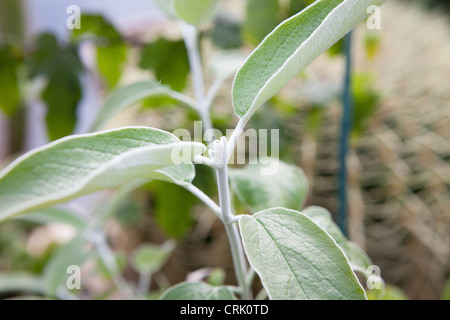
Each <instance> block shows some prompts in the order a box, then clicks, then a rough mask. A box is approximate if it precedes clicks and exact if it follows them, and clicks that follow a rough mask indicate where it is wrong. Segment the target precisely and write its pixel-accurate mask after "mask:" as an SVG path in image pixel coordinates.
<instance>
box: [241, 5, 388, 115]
mask: <svg viewBox="0 0 450 320" xmlns="http://www.w3.org/2000/svg"><path fill="white" fill-rule="evenodd" d="M383 2H384V0H318V1H316V2H314V3H313V4H312V5H310V6H309V7H307V8H306V9H305V10H303V11H301V12H300V13H298V14H296V15H294V16H292V17H291V18H289V19H287V20H286V21H284V22H283V23H281V24H280V25H278V27H276V28H275V29H274V30H273V31H272V32H271V33H270V34H269V35H268V36H267V37H266V38H265V39H264V40H263V41H262V43H261V44H260V45H259V46H258V47H257V48H256V49H255V50H254V51H253V53H252V54H251V55H250V56H249V58H248V59H247V61H246V62H245V63H244V65H243V66H242V67H241V68H240V69H239V71H238V72H237V74H236V77H235V80H234V84H233V94H232V96H233V106H234V110H235V112H236V114H237V115H238V116H239V117H240V118H243V119H248V118H250V117H251V115H252V114H253V113H254V112H255V111H256V110H257V109H258V108H259V107H260V106H261V105H262V104H263V103H264V102H265V101H267V100H268V99H270V98H271V97H272V96H273V95H275V94H276V93H278V91H280V90H281V88H282V87H284V86H285V85H286V84H287V83H288V82H289V81H290V80H291V79H292V78H293V77H294V76H295V75H297V74H298V73H299V72H300V71H302V70H303V69H304V68H305V67H306V66H308V65H309V64H310V63H311V62H312V61H313V60H314V59H315V58H317V57H318V56H319V55H320V54H321V53H323V52H324V51H326V50H327V49H328V48H329V47H331V46H332V45H333V44H334V43H335V42H337V41H338V40H339V39H340V38H342V37H343V36H344V35H345V34H346V33H348V32H349V31H351V30H352V29H353V28H354V27H356V25H358V24H359V23H360V22H361V21H363V20H364V19H365V18H366V17H368V15H369V13H368V12H367V8H368V7H369V6H371V5H381V4H382V3H383Z"/></svg>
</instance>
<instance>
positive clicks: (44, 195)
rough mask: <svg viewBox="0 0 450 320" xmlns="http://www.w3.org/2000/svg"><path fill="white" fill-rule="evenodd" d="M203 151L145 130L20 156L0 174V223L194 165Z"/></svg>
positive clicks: (73, 140) (83, 138)
mask: <svg viewBox="0 0 450 320" xmlns="http://www.w3.org/2000/svg"><path fill="white" fill-rule="evenodd" d="M204 148H205V147H204V145H203V144H200V143H196V142H180V141H179V140H178V138H176V137H175V136H174V135H172V134H170V133H168V132H165V131H162V130H157V129H153V128H145V127H127V128H122V129H115V130H109V131H105V132H100V133H94V134H86V135H79V136H71V137H67V138H63V139H61V140H58V141H55V142H53V143H50V144H48V145H46V146H44V147H42V148H38V149H36V150H34V151H31V152H29V153H27V154H25V155H23V156H22V157H20V158H19V159H17V160H16V161H15V162H13V163H12V164H11V165H10V166H9V167H7V168H6V169H5V170H4V171H3V172H0V204H1V207H0V221H1V220H3V219H6V218H9V217H12V216H14V215H17V214H21V213H25V212H29V211H32V210H35V209H40V208H43V207H48V206H51V205H54V204H57V203H61V202H65V201H67V200H69V199H73V198H75V197H78V196H81V195H84V194H87V193H90V192H94V191H97V190H101V189H105V188H111V187H116V186H120V185H123V184H125V183H128V182H131V181H133V180H136V179H139V178H149V177H151V174H152V173H153V172H154V171H155V170H158V169H161V168H164V167H167V166H172V165H175V164H181V163H182V162H187V161H190V160H192V159H193V157H195V156H196V155H198V154H201V153H203V151H204Z"/></svg>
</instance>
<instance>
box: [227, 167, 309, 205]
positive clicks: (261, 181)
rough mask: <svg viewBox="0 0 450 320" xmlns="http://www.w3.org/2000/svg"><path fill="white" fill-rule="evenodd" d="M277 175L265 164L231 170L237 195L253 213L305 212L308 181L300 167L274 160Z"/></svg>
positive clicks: (232, 184)
mask: <svg viewBox="0 0 450 320" xmlns="http://www.w3.org/2000/svg"><path fill="white" fill-rule="evenodd" d="M270 161H271V162H270V167H271V168H272V171H273V174H270V175H264V174H262V173H264V170H266V171H269V170H268V167H267V166H264V165H262V164H251V165H248V166H246V167H244V168H242V169H230V170H229V175H230V182H231V187H232V189H233V193H234V194H235V195H236V196H237V197H238V198H239V200H240V201H242V202H243V203H244V204H245V205H246V206H247V207H248V208H249V209H250V210H251V211H252V212H258V211H261V210H264V209H269V208H274V207H285V208H288V209H294V210H301V209H302V208H303V204H304V202H305V198H306V195H307V193H308V180H307V179H306V176H305V174H304V172H303V170H302V169H301V168H299V167H297V166H294V165H290V164H287V163H284V162H282V161H279V160H276V159H271V160H270Z"/></svg>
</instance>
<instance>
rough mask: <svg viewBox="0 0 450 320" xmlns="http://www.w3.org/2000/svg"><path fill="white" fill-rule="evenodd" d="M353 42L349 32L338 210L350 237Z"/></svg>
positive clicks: (346, 48)
mask: <svg viewBox="0 0 450 320" xmlns="http://www.w3.org/2000/svg"><path fill="white" fill-rule="evenodd" d="M351 40H352V33H351V32H349V33H348V34H347V35H346V36H345V38H344V46H345V55H346V62H345V78H344V88H343V101H342V105H343V110H342V120H341V121H342V122H341V140H340V150H339V162H340V169H339V208H338V221H337V222H338V225H339V227H340V228H341V231H342V233H343V234H344V235H345V236H348V226H347V153H348V139H349V135H350V130H351V126H352V123H351V122H352V113H353V110H352V92H351V66H352V55H351Z"/></svg>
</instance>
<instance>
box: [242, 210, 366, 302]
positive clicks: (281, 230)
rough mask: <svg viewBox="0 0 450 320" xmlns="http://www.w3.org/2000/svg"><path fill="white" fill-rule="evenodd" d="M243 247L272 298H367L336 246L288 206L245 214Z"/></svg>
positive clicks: (243, 217)
mask: <svg viewBox="0 0 450 320" xmlns="http://www.w3.org/2000/svg"><path fill="white" fill-rule="evenodd" d="M239 226H240V231H241V235H242V239H243V242H244V249H245V252H246V254H247V257H248V259H249V261H250V264H251V266H252V267H253V268H254V269H255V270H256V272H257V273H258V275H259V277H260V279H261V281H262V284H263V286H264V288H265V289H266V291H267V293H268V295H269V298H271V299H286V300H293V299H332V300H343V299H351V300H353V299H354V300H360V299H365V298H366V296H365V292H364V289H363V288H362V287H361V285H360V284H359V282H358V279H357V277H356V275H355V274H354V273H353V271H352V269H351V267H350V265H349V263H348V260H347V258H346V257H345V255H344V253H343V252H342V250H341V249H340V248H339V246H338V245H337V244H336V242H335V241H334V240H333V239H332V238H331V237H330V236H329V235H328V233H327V232H325V231H324V230H323V229H322V228H321V227H319V226H318V225H317V224H316V223H315V222H313V221H312V220H311V219H310V218H308V217H307V216H305V215H303V214H302V213H300V212H297V211H294V210H288V209H285V208H272V209H268V210H265V211H262V212H259V213H257V214H255V215H254V216H249V215H243V216H241V218H240V221H239Z"/></svg>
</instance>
